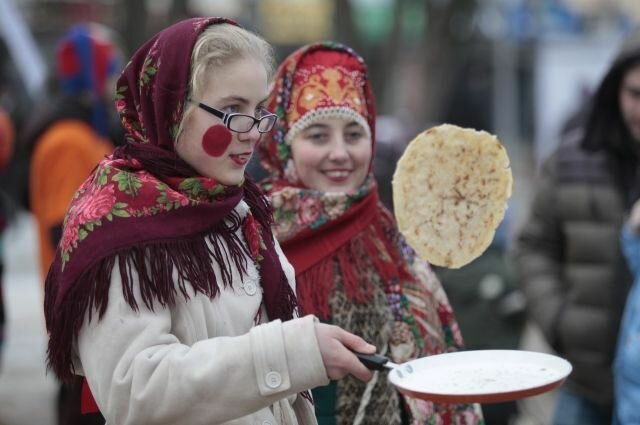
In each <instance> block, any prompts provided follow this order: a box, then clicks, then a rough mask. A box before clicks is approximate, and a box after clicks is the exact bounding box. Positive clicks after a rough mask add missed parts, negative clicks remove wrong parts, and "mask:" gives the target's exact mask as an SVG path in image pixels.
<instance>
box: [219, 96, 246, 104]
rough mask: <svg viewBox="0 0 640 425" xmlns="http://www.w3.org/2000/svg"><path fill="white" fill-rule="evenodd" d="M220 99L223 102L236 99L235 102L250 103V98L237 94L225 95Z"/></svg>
mask: <svg viewBox="0 0 640 425" xmlns="http://www.w3.org/2000/svg"><path fill="white" fill-rule="evenodd" d="M220 101H221V102H228V101H235V102H239V103H243V104H245V105H246V104H248V103H249V100H248V99H246V98H244V97H242V96H235V95H230V96H225V97H223V98H222V99H220Z"/></svg>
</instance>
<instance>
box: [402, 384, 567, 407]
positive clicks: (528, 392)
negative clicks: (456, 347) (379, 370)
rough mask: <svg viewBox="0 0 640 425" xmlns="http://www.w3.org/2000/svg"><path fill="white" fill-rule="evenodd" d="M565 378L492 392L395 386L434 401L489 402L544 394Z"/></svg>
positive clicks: (410, 393) (407, 392) (410, 395)
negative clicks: (473, 392) (476, 392)
mask: <svg viewBox="0 0 640 425" xmlns="http://www.w3.org/2000/svg"><path fill="white" fill-rule="evenodd" d="M565 379H566V378H562V379H559V380H557V381H555V382H551V383H548V384H546V385H542V386H539V387H534V388H527V389H525V390H518V391H508V392H501V393H491V394H438V393H428V392H416V391H411V390H409V389H406V388H403V387H401V386H399V385H396V386H395V387H396V388H397V389H398V391H400V392H401V393H402V394H404V395H407V396H409V397H413V398H417V399H421V400H426V401H433V402H435V403H482V404H487V403H502V402H505V401H513V400H519V399H521V398H526V397H532V396H534V395H538V394H542V393H545V392H547V391H551V390H553V389H555V388H557V387H559V386H560V385H561V384H562V383H563V382H564V381H565Z"/></svg>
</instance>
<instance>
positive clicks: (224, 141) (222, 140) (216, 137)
mask: <svg viewBox="0 0 640 425" xmlns="http://www.w3.org/2000/svg"><path fill="white" fill-rule="evenodd" d="M232 138H233V135H232V134H231V132H230V131H229V130H227V127H225V126H224V125H222V124H216V125H214V126H212V127H209V129H208V130H207V131H206V132H205V133H204V135H203V136H202V149H203V150H204V151H205V152H206V153H207V155H210V156H215V157H220V156H222V155H223V154H224V153H225V152H226V151H227V148H228V147H229V145H230V144H231V139H232Z"/></svg>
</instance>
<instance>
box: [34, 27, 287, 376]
mask: <svg viewBox="0 0 640 425" xmlns="http://www.w3.org/2000/svg"><path fill="white" fill-rule="evenodd" d="M221 23H230V24H234V25H235V23H234V22H232V21H229V20H226V19H223V18H194V19H189V20H185V21H182V22H180V23H177V24H175V25H173V26H171V27H169V28H167V29H165V30H163V31H161V32H160V33H158V34H157V35H155V36H154V37H153V38H151V39H150V40H149V41H148V42H146V43H145V44H144V45H143V46H142V47H141V48H140V49H139V50H138V51H137V52H136V53H135V54H134V55H133V58H132V59H131V61H130V62H129V63H128V64H127V66H126V67H125V69H124V71H123V73H122V75H121V76H120V79H119V80H118V83H117V100H116V107H117V110H118V112H119V113H120V117H121V120H122V123H123V125H124V128H125V132H126V134H125V141H126V144H125V145H124V146H123V147H122V148H119V149H118V150H116V152H115V153H114V154H113V155H112V156H111V157H108V158H106V159H105V160H103V161H102V162H101V163H100V164H99V165H98V166H97V168H96V169H95V171H94V172H93V173H92V175H91V176H90V177H89V178H88V179H87V180H86V181H85V183H84V184H83V185H82V186H81V187H80V189H79V190H78V192H77V193H76V195H75V196H74V199H73V201H72V203H71V206H70V208H69V211H68V213H67V216H66V218H65V222H64V229H63V235H62V239H61V242H60V244H59V245H58V248H57V252H56V257H55V260H54V262H53V264H52V266H51V269H50V270H49V275H48V277H47V282H46V286H45V287H46V294H45V316H46V321H47V330H48V331H49V336H50V339H49V348H48V362H49V365H50V367H51V368H53V370H54V371H55V372H56V374H57V375H58V376H59V377H60V378H62V379H66V378H70V377H71V376H72V374H73V364H72V351H71V350H72V347H73V342H74V339H75V338H76V337H77V334H78V331H79V329H80V327H81V326H82V323H83V321H84V317H85V313H86V312H87V310H88V312H89V318H91V314H92V310H93V308H95V309H96V310H97V311H98V314H99V315H100V316H101V315H102V314H104V312H105V310H106V307H107V303H108V290H109V284H110V281H111V271H112V270H113V268H114V266H115V265H116V263H117V264H118V265H119V269H120V274H121V278H122V281H123V291H124V297H125V300H126V301H127V302H128V303H129V305H130V306H131V307H132V308H134V309H137V307H138V306H137V303H136V300H135V298H134V297H133V282H132V281H131V277H130V276H131V272H132V271H133V270H135V271H136V272H137V273H138V277H139V285H140V292H141V296H142V301H143V302H144V303H145V305H146V306H147V307H149V308H153V307H154V304H155V303H158V304H160V305H162V306H167V305H169V306H170V305H173V303H174V302H175V300H176V297H178V296H184V297H185V298H186V297H188V290H187V289H188V288H187V284H189V285H191V286H192V287H193V289H194V290H195V291H196V292H200V293H203V294H206V295H207V296H209V297H211V298H213V297H215V296H216V295H217V293H218V292H219V286H218V282H216V276H215V273H214V268H213V266H212V263H213V262H215V263H217V264H218V265H219V266H220V268H221V271H222V273H221V278H222V282H220V284H221V285H229V284H231V268H232V267H237V268H238V269H239V270H241V271H243V272H244V271H246V262H247V258H253V260H254V261H255V262H256V264H257V265H258V267H259V269H260V274H261V284H262V286H263V288H264V303H265V307H266V310H267V313H268V316H269V318H270V319H277V318H280V319H282V320H287V319H291V318H292V317H293V316H294V311H295V308H296V305H295V296H294V294H293V291H292V290H291V288H290V287H289V285H288V282H287V280H286V277H285V275H284V272H283V271H282V268H281V265H280V262H279V257H278V254H277V252H276V250H275V247H274V242H273V236H272V234H271V230H270V226H271V223H272V216H271V212H270V209H269V206H268V204H267V202H266V200H265V198H264V197H263V196H262V195H261V193H260V191H259V189H258V188H257V186H255V184H254V183H252V182H251V181H250V180H249V179H248V178H245V181H244V183H242V184H241V185H239V186H234V187H229V186H223V185H222V184H220V183H218V182H217V181H215V180H214V179H211V178H207V177H202V176H200V175H198V173H197V172H196V171H195V170H193V169H192V168H191V167H190V166H189V165H188V164H187V163H186V162H184V161H183V160H182V159H181V158H180V157H179V156H178V155H177V154H176V152H175V150H174V144H175V141H176V137H177V129H178V126H179V123H180V120H181V117H182V114H183V109H184V105H185V101H186V97H187V94H188V84H189V77H190V64H191V51H192V49H193V46H194V44H195V42H196V40H197V38H198V37H199V36H200V34H201V33H202V32H203V31H204V30H205V29H206V28H207V27H208V26H210V25H215V24H221ZM242 199H244V200H245V201H246V202H247V204H248V205H249V207H250V212H249V213H248V214H247V216H246V217H245V218H244V219H241V218H240V217H239V216H237V215H236V214H235V212H234V208H235V206H236V205H237V204H238V203H239V202H240V201H241V200H242ZM240 227H242V230H243V232H244V237H245V239H246V241H247V244H246V245H245V244H244V243H243V241H242V240H241V239H239V238H238V236H237V234H236V231H237V230H238V229H239V228H240ZM207 241H208V242H210V243H211V244H212V246H213V249H210V248H209V247H208V246H207ZM223 242H224V243H225V244H226V249H224V248H223V247H222V245H221V243H223ZM212 258H213V259H212ZM144 265H146V266H144ZM174 269H175V270H176V271H177V276H179V278H178V280H177V282H174V280H173V277H172V271H173V270H174Z"/></svg>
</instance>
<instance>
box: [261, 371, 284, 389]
mask: <svg viewBox="0 0 640 425" xmlns="http://www.w3.org/2000/svg"><path fill="white" fill-rule="evenodd" d="M264 380H265V382H266V384H267V387H269V388H274V389H275V388H278V387H279V386H280V384H282V376H280V374H279V373H278V372H269V373H267V375H266V376H265V377H264Z"/></svg>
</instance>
